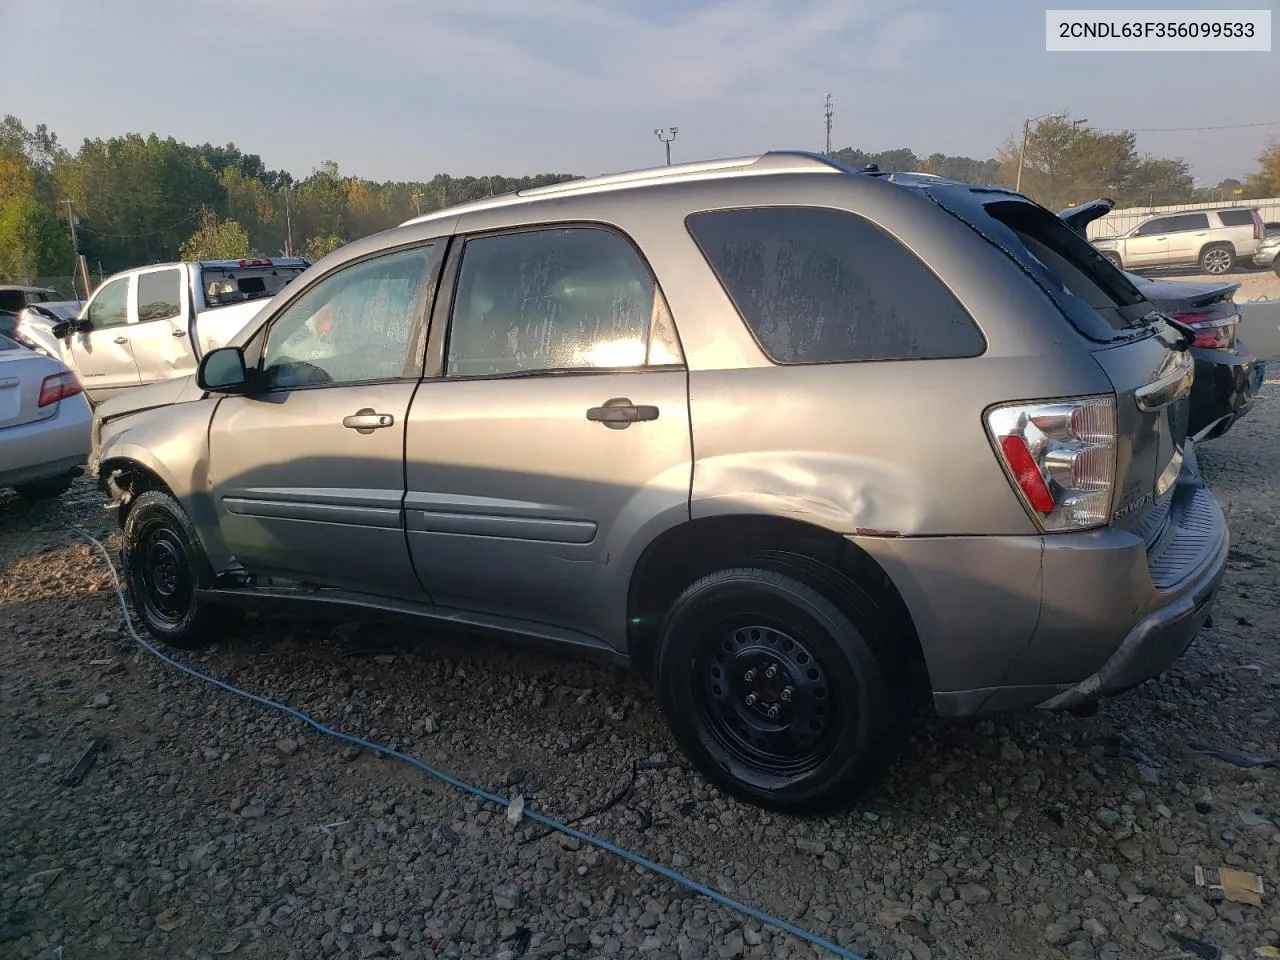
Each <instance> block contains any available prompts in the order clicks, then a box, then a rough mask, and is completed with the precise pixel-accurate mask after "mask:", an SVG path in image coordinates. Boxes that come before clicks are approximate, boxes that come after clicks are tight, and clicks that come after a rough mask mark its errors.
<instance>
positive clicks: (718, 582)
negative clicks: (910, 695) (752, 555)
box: [657, 568, 893, 812]
mask: <svg viewBox="0 0 1280 960" xmlns="http://www.w3.org/2000/svg"><path fill="white" fill-rule="evenodd" d="M657 673H658V694H659V699H660V702H661V704H662V709H663V713H664V714H665V716H666V718H667V722H668V724H669V725H670V726H671V729H672V731H673V733H674V734H675V736H676V738H677V740H678V741H679V742H680V746H681V748H682V749H683V750H684V751H685V753H686V754H687V755H688V756H689V758H690V760H691V761H692V762H693V763H694V764H695V765H696V766H697V767H698V768H699V769H700V770H701V771H702V772H703V774H704V775H706V776H707V777H708V778H709V779H710V780H712V781H714V782H715V783H717V784H718V785H720V786H721V787H722V788H724V789H725V790H726V791H728V792H730V793H733V794H734V795H736V796H739V797H741V798H742V799H744V800H748V801H750V802H752V803H755V804H758V805H760V806H764V807H768V808H770V809H775V810H781V811H786V812H809V811H815V810H821V809H829V808H831V807H834V806H838V805H840V804H842V803H844V802H846V801H847V800H848V799H850V798H851V797H852V796H853V795H854V794H855V793H857V792H858V791H859V790H860V789H862V788H863V787H864V786H866V785H867V784H868V783H870V782H871V781H872V780H873V779H874V775H875V774H876V773H877V772H878V768H879V766H880V764H881V762H882V761H883V760H884V758H885V756H886V755H887V754H888V750H887V749H886V748H887V747H888V746H889V745H890V744H891V742H892V740H893V736H892V727H893V723H892V711H891V709H890V702H889V696H888V688H889V686H890V684H889V681H888V676H887V674H886V671H885V670H883V669H882V668H881V664H880V663H879V662H878V660H877V658H876V655H875V653H874V652H873V650H872V648H871V646H870V645H869V644H868V643H867V641H866V639H865V637H864V635H863V633H862V632H861V631H860V630H859V629H858V627H856V626H855V625H854V623H853V622H852V620H851V619H850V617H849V614H848V613H847V612H846V611H845V610H844V609H843V608H842V606H841V605H840V603H839V602H838V598H836V597H835V596H833V595H832V594H831V593H830V591H827V590H825V589H823V588H819V587H818V586H815V585H810V583H809V582H806V581H805V580H802V579H800V578H799V577H798V576H792V575H791V573H790V572H780V571H776V570H769V569H762V568H741V569H735V570H723V571H720V572H718V573H714V574H711V575H710V576H707V577H704V578H702V579H701V580H699V581H698V582H697V583H695V584H693V585H692V586H690V587H689V588H688V589H687V590H685V592H684V593H683V594H681V596H680V597H679V598H678V599H677V600H676V602H675V603H674V604H673V605H672V608H671V610H670V611H669V612H668V614H667V616H666V618H665V620H664V623H663V628H662V634H661V636H660V638H659V647H658V671H657Z"/></svg>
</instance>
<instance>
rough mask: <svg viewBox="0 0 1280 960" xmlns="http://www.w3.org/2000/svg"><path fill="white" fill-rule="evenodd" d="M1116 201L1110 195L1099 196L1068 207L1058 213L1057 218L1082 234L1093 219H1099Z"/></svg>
mask: <svg viewBox="0 0 1280 960" xmlns="http://www.w3.org/2000/svg"><path fill="white" fill-rule="evenodd" d="M1115 205H1116V202H1115V201H1114V200H1112V199H1111V198H1110V197H1099V198H1098V199H1097V200H1090V201H1089V202H1088V203H1082V204H1080V205H1079V206H1078V207H1068V208H1067V209H1066V210H1062V211H1060V212H1059V213H1058V216H1059V218H1061V219H1062V220H1064V221H1066V224H1067V226H1069V227H1070V228H1071V229H1072V230H1074V231H1075V232H1076V233H1078V234H1080V235H1081V236H1083V235H1084V232H1085V231H1084V228H1085V227H1087V226H1088V225H1089V224H1091V223H1093V221H1095V220H1101V219H1102V218H1103V217H1105V216H1106V215H1107V214H1108V213H1110V212H1111V208H1112V207H1114V206H1115Z"/></svg>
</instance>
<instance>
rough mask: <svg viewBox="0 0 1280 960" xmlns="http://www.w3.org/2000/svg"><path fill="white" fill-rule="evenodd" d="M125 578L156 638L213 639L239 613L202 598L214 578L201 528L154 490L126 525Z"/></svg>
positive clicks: (193, 643) (178, 642)
mask: <svg viewBox="0 0 1280 960" xmlns="http://www.w3.org/2000/svg"><path fill="white" fill-rule="evenodd" d="M124 567H125V580H126V582H127V583H128V585H129V594H130V596H131V598H132V600H133V606H134V609H135V610H136V611H137V614H138V617H139V618H140V619H141V620H142V623H143V625H144V626H145V627H146V628H147V630H148V631H149V632H150V633H151V635H152V636H154V637H156V639H158V640H160V641H161V642H163V643H165V644H167V645H168V646H171V647H179V648H193V647H199V646H203V645H204V644H206V643H209V642H211V641H212V640H213V639H214V638H215V637H216V635H217V632H218V629H217V628H218V626H219V625H220V623H221V624H225V622H226V620H227V615H228V614H229V613H234V612H235V611H228V610H225V609H220V608H218V607H216V606H213V605H210V604H209V603H207V602H206V601H203V600H201V599H199V598H198V597H197V596H196V591H197V590H198V589H199V588H200V587H203V586H205V585H207V584H208V583H209V582H211V580H212V573H211V571H210V568H209V562H208V560H207V559H206V558H205V555H204V551H203V550H202V549H201V548H200V541H199V539H198V538H197V537H196V533H195V529H194V528H193V527H192V525H191V521H190V520H189V519H187V515H186V513H184V512H183V510H182V508H181V507H180V506H179V505H178V503H177V501H176V500H174V499H173V497H171V496H169V494H167V493H164V492H163V491H160V490H148V491H147V492H146V493H143V494H142V495H141V496H139V497H138V498H137V499H136V500H135V501H133V503H132V504H131V505H130V507H129V513H128V516H127V518H126V519H125V524H124Z"/></svg>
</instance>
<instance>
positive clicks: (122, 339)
mask: <svg viewBox="0 0 1280 960" xmlns="http://www.w3.org/2000/svg"><path fill="white" fill-rule="evenodd" d="M114 342H115V343H128V342H129V338H128V337H116V339H115V341H114Z"/></svg>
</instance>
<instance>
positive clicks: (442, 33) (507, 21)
mask: <svg viewBox="0 0 1280 960" xmlns="http://www.w3.org/2000/svg"><path fill="white" fill-rule="evenodd" d="M206 3H207V4H209V6H210V9H211V10H212V9H213V8H214V7H216V9H218V10H219V11H221V12H222V15H223V16H224V17H225V16H226V15H227V11H228V8H229V7H232V8H233V7H235V6H240V7H242V8H244V9H245V10H246V12H247V11H249V10H252V11H253V16H254V17H255V19H256V20H257V21H259V22H261V21H262V20H263V19H264V18H271V17H274V18H275V19H276V20H277V27H276V28H275V29H262V30H260V31H257V36H258V37H259V38H270V37H271V36H272V35H273V34H276V35H277V36H278V34H277V30H285V31H287V32H288V33H290V34H293V35H294V36H295V38H296V39H297V40H301V39H302V36H306V37H307V38H308V41H306V42H311V43H316V42H320V43H322V44H324V45H325V46H330V45H331V44H332V43H334V42H335V41H337V42H340V44H341V51H342V53H340V55H343V56H347V57H350V58H353V59H356V58H359V57H361V56H376V57H378V58H395V59H397V60H399V61H401V62H402V63H408V64H412V66H413V68H414V70H415V72H419V73H421V74H427V75H433V76H434V77H437V78H440V77H445V78H449V79H450V80H452V81H456V82H457V83H459V84H461V85H463V86H464V87H465V86H466V85H472V86H475V85H481V86H483V87H485V88H488V89H490V90H492V89H493V88H495V87H499V88H501V87H503V86H504V85H505V86H508V88H509V89H510V92H511V95H512V97H513V98H515V99H524V98H527V97H530V96H548V95H552V96H556V97H558V98H563V103H564V105H565V106H566V107H569V106H572V107H576V108H577V109H580V110H588V111H590V110H597V109H601V108H604V107H606V106H608V105H609V104H610V103H611V102H616V98H617V97H618V96H620V95H624V96H627V97H628V98H630V99H633V100H634V101H638V102H641V103H644V102H648V103H655V104H657V103H672V102H675V103H689V102H699V101H701V102H709V101H715V100H718V99H721V98H725V97H730V96H734V95H742V94H751V93H755V94H763V95H766V96H767V95H769V94H770V93H771V92H772V91H773V90H776V89H777V88H778V87H783V88H786V89H788V90H796V89H798V88H800V87H802V86H809V85H812V84H816V85H817V87H821V88H823V89H825V88H826V86H829V85H830V84H831V82H833V80H834V79H835V78H833V76H832V74H833V73H836V74H848V73H849V72H850V71H854V72H857V71H862V70H866V69H872V70H875V71H885V70H897V69H901V68H902V67H903V66H904V65H906V64H907V63H909V61H910V60H911V59H912V56H913V54H918V53H920V51H921V50H922V49H923V48H924V47H926V46H927V45H928V43H929V42H931V41H932V39H933V38H934V37H935V36H936V35H937V31H938V23H939V18H938V17H937V16H936V15H935V14H932V13H929V12H927V11H925V10H918V9H912V8H911V7H910V6H909V5H908V6H907V7H906V8H905V10H904V8H903V7H901V6H899V7H896V8H894V12H893V13H891V14H890V15H888V16H885V15H884V13H883V12H882V11H883V9H884V8H883V5H881V4H876V3H874V2H873V0H790V2H786V0H707V2H704V3H702V4H701V5H693V6H689V7H686V8H683V9H680V10H666V11H663V15H662V16H661V17H659V16H656V15H655V14H653V13H650V12H649V11H647V10H646V9H644V8H643V7H639V6H637V7H635V8H632V9H625V8H622V7H619V6H618V5H616V4H610V3H605V2H601V0H538V2H536V3H529V2H528V0H430V2H422V0H380V2H377V3H369V4H365V5H357V4H353V3H351V2H350V0H274V2H271V3H267V4H263V3H262V2H261V0H216V3H215V0H206ZM233 19H234V17H233ZM299 35H302V36H299ZM266 46H267V48H268V49H269V44H267V45H266Z"/></svg>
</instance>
